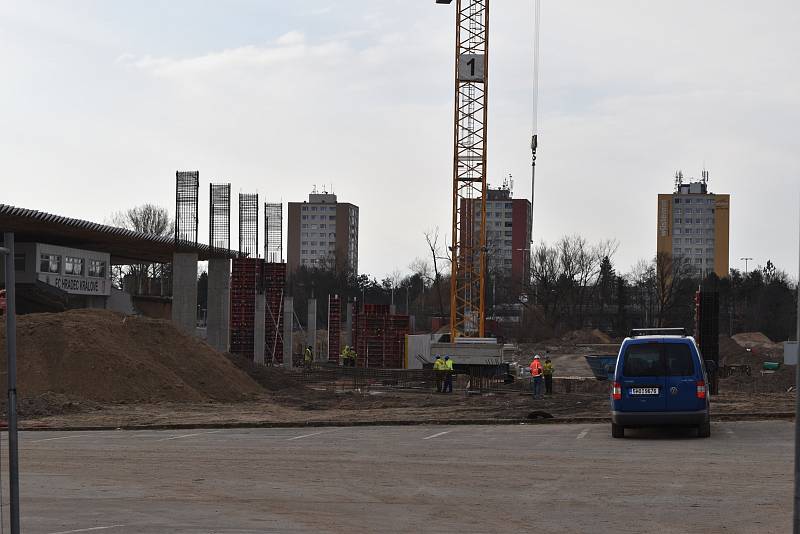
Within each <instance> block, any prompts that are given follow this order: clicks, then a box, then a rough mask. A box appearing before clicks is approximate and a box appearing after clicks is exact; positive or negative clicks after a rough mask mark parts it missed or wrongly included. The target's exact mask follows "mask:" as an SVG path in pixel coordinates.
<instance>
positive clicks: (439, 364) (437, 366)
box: [433, 354, 447, 393]
mask: <svg viewBox="0 0 800 534" xmlns="http://www.w3.org/2000/svg"><path fill="white" fill-rule="evenodd" d="M445 369H447V367H446V366H445V363H444V361H443V360H442V357H441V356H439V355H438V354H437V355H436V360H434V362H433V377H434V379H435V380H436V393H441V392H442V382H443V381H444V373H445Z"/></svg>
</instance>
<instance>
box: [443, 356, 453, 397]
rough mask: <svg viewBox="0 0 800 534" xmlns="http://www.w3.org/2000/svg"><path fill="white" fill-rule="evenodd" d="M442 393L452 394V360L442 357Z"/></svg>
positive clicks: (448, 357)
mask: <svg viewBox="0 0 800 534" xmlns="http://www.w3.org/2000/svg"><path fill="white" fill-rule="evenodd" d="M443 392H444V393H452V392H453V359H452V358H451V357H450V356H445V357H444V390H443Z"/></svg>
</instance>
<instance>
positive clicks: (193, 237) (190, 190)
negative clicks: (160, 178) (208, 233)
mask: <svg viewBox="0 0 800 534" xmlns="http://www.w3.org/2000/svg"><path fill="white" fill-rule="evenodd" d="M199 187H200V172H199V171H177V172H175V242H176V243H179V242H184V243H185V244H192V245H197V199H198V189H199Z"/></svg>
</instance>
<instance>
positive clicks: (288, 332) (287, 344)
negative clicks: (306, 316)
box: [283, 297, 294, 369]
mask: <svg viewBox="0 0 800 534" xmlns="http://www.w3.org/2000/svg"><path fill="white" fill-rule="evenodd" d="M293 319H294V298H292V297H286V298H285V299H284V300H283V366H284V367H286V368H289V369H291V368H292V366H293V363H292V325H293V324H294V320H293Z"/></svg>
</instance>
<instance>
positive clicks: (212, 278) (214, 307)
mask: <svg viewBox="0 0 800 534" xmlns="http://www.w3.org/2000/svg"><path fill="white" fill-rule="evenodd" d="M206 324H207V328H206V338H207V339H208V344H209V345H211V346H212V347H214V348H215V349H217V350H218V351H220V352H228V350H229V349H230V338H231V260H229V259H227V258H212V259H210V260H208V317H207V319H206Z"/></svg>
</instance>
